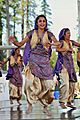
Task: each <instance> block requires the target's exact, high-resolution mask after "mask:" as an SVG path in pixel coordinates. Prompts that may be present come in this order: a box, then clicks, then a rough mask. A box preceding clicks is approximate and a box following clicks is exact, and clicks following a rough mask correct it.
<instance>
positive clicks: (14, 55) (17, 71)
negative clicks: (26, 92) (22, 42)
mask: <svg viewBox="0 0 80 120" xmlns="http://www.w3.org/2000/svg"><path fill="white" fill-rule="evenodd" d="M22 70H23V61H22V56H21V54H20V49H19V48H15V49H12V51H11V56H10V57H9V68H8V72H7V75H6V79H9V95H10V103H11V104H13V100H14V99H16V100H17V102H18V104H19V105H20V104H21V103H20V100H21V96H22V85H23V78H22V74H21V72H22Z"/></svg>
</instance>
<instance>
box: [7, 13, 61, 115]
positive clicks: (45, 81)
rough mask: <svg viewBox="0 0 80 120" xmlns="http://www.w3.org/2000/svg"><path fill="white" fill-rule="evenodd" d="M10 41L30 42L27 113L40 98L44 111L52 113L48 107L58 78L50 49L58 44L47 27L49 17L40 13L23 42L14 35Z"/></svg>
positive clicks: (18, 43) (27, 70)
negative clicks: (54, 70)
mask: <svg viewBox="0 0 80 120" xmlns="http://www.w3.org/2000/svg"><path fill="white" fill-rule="evenodd" d="M9 41H10V42H12V43H13V44H14V45H16V46H19V47H21V46H22V45H24V44H25V43H28V42H29V45H30V49H29V50H28V51H27V52H28V55H29V59H28V60H29V62H28V64H27V66H26V76H27V79H26V82H25V83H26V84H25V87H26V88H25V93H26V96H27V102H28V109H27V113H30V112H32V105H33V103H36V102H37V101H38V100H39V101H40V102H41V103H42V105H43V108H44V109H43V111H44V112H45V113H46V114H47V115H51V114H50V112H49V111H48V109H47V107H48V105H49V104H51V103H52V101H53V94H52V90H53V89H54V86H55V83H57V79H56V80H55V83H54V79H53V71H52V68H51V66H50V55H49V49H50V47H51V45H52V41H53V45H55V46H58V45H60V42H59V41H57V39H56V38H55V36H54V35H53V33H51V32H50V31H48V29H47V19H46V17H45V16H44V15H39V16H38V17H37V18H36V20H35V27H34V29H33V30H31V31H29V32H28V33H27V34H26V37H25V38H24V39H23V40H22V41H21V42H16V41H15V38H14V37H13V36H10V37H9Z"/></svg>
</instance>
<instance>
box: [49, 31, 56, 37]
mask: <svg viewBox="0 0 80 120" xmlns="http://www.w3.org/2000/svg"><path fill="white" fill-rule="evenodd" d="M47 34H48V37H49V38H51V37H52V36H55V35H54V34H53V33H52V32H51V31H47Z"/></svg>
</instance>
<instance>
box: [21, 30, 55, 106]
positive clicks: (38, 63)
mask: <svg viewBox="0 0 80 120" xmlns="http://www.w3.org/2000/svg"><path fill="white" fill-rule="evenodd" d="M27 36H28V37H29V39H30V43H28V44H29V45H30V49H28V53H27V54H28V57H29V59H27V60H29V62H28V64H27V66H26V70H25V71H26V76H27V78H26V84H25V93H26V96H27V100H28V101H29V103H31V104H32V103H34V102H36V101H37V100H40V101H41V103H42V104H43V105H48V104H50V103H51V102H52V101H53V94H52V91H53V89H54V80H53V71H52V68H51V66H50V55H49V49H50V47H48V48H47V47H46V43H48V42H51V39H50V38H51V37H52V36H53V34H52V33H51V32H48V31H45V32H44V33H43V36H42V38H40V37H39V35H38V31H37V30H32V31H30V32H29V33H27ZM25 51H26V50H24V53H25ZM25 56H26V55H25V54H24V56H23V58H24V61H26V60H25ZM26 63H27V62H26Z"/></svg>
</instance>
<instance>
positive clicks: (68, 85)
mask: <svg viewBox="0 0 80 120" xmlns="http://www.w3.org/2000/svg"><path fill="white" fill-rule="evenodd" d="M60 42H61V44H62V47H63V48H66V50H68V49H69V48H70V47H72V45H74V41H70V42H69V43H67V42H66V41H64V40H61V41H60ZM53 73H54V74H55V73H56V74H57V75H58V76H59V78H60V81H61V85H60V97H59V102H60V103H62V102H64V103H65V102H67V103H71V102H72V100H73V98H74V90H75V82H77V77H76V72H75V69H74V63H73V58H72V52H69V51H66V52H58V58H57V62H56V65H55V68H54V71H53Z"/></svg>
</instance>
